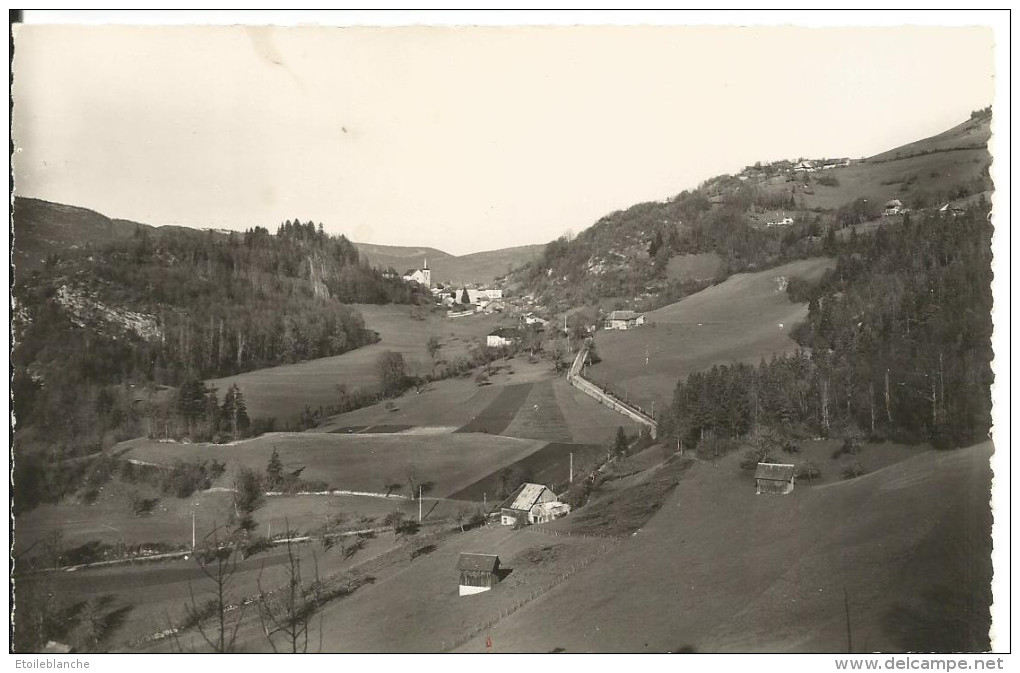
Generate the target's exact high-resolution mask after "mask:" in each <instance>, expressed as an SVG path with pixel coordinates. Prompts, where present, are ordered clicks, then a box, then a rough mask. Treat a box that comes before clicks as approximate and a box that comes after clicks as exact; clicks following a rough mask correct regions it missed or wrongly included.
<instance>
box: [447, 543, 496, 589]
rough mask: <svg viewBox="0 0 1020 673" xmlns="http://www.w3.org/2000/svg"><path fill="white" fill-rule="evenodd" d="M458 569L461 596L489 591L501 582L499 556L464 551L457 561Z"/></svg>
mask: <svg viewBox="0 0 1020 673" xmlns="http://www.w3.org/2000/svg"><path fill="white" fill-rule="evenodd" d="M457 570H459V571H460V595H461V596H470V595H471V594H478V593H481V592H483V591H488V590H489V589H491V588H492V587H494V586H495V585H496V584H497V583H498V582H499V556H496V555H495V554H468V553H464V554H461V555H460V559H459V560H458V561H457Z"/></svg>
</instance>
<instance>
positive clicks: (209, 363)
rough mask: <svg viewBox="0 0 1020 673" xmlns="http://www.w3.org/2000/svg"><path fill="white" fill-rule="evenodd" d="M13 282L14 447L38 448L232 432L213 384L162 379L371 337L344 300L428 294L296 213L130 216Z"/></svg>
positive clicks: (328, 350) (76, 448)
mask: <svg viewBox="0 0 1020 673" xmlns="http://www.w3.org/2000/svg"><path fill="white" fill-rule="evenodd" d="M13 295H14V318H13V320H12V327H13V331H14V339H15V344H16V345H15V348H14V350H13V353H12V364H13V366H14V372H13V393H14V413H15V418H16V421H17V426H16V427H17V443H18V448H19V453H20V454H21V455H26V454H28V453H33V450H44V452H45V454H46V455H47V456H49V457H50V458H61V457H69V456H80V455H84V454H88V453H92V452H94V451H96V450H98V449H99V448H101V447H103V446H109V445H110V444H111V443H113V442H115V441H117V440H120V439H123V438H126V437H132V436H138V435H141V434H146V433H153V434H160V435H162V434H164V433H166V434H178V435H179V434H181V433H184V434H190V433H192V432H195V431H196V428H198V427H200V428H201V429H202V432H203V434H204V435H206V436H214V435H215V434H216V433H218V432H220V433H227V434H228V435H230V436H234V435H236V434H237V432H238V429H237V427H236V420H237V417H236V415H233V414H232V412H231V408H233V407H231V404H230V403H231V401H230V399H224V395H225V393H227V391H217V392H214V393H209V391H206V390H204V389H203V390H200V391H198V393H196V395H197V396H198V397H199V398H202V399H201V400H199V402H196V401H195V400H187V399H182V398H180V397H179V396H178V394H177V392H176V391H175V390H173V388H176V387H178V386H181V385H182V384H185V383H191V384H193V383H194V382H195V381H200V380H202V379H207V378H212V377H217V376H224V375H229V374H235V373H239V372H244V371H250V370H254V369H258V368H261V367H267V366H272V365H277V364H282V363H287V362H297V361H300V360H305V359H310V358H318V357H324V356H330V355H337V354H340V353H343V352H346V351H349V350H351V349H354V348H357V347H359V346H362V345H365V344H368V343H373V342H375V341H377V340H378V336H377V335H376V334H375V333H374V332H371V331H370V330H367V329H366V328H365V325H364V322H363V320H362V318H361V315H360V314H359V313H358V312H357V311H356V310H354V309H352V308H350V307H349V306H347V305H346V304H347V303H355V302H365V303H388V302H396V303H412V302H425V301H428V298H427V297H426V296H425V295H424V294H422V290H420V289H418V288H417V287H415V286H412V285H411V284H408V283H405V282H403V281H401V280H397V279H389V278H385V277H383V276H382V274H381V273H380V272H379V271H377V270H375V269H371V268H369V267H368V266H367V265H366V264H364V263H363V262H362V261H361V260H360V259H359V256H358V252H357V250H356V249H355V247H354V245H353V244H352V243H351V242H350V241H348V240H347V239H346V238H345V237H343V236H331V235H328V234H326V233H324V232H323V229H322V225H321V224H320V225H318V226H316V225H314V224H313V223H311V222H307V223H301V222H299V221H297V220H295V221H293V222H292V221H287V222H285V223H284V224H282V225H281V226H280V227H279V228H278V230H277V232H276V233H275V235H274V234H271V233H270V232H269V231H268V230H267V229H265V228H262V227H255V228H254V229H250V230H248V231H246V232H244V233H231V234H221V233H216V232H212V231H197V230H191V229H184V228H178V227H164V228H160V229H154V228H151V227H145V226H142V225H139V226H138V227H137V229H136V231H135V232H134V235H133V236H130V237H127V238H124V239H122V240H116V241H106V242H104V243H102V244H101V245H98V246H95V247H84V248H80V249H77V250H69V251H67V252H64V253H61V254H60V255H59V256H58V255H51V256H50V257H49V259H48V260H47V261H46V263H45V264H44V265H42V267H41V268H40V269H38V270H34V271H31V272H30V273H29V274H28V275H27V276H25V277H20V278H18V279H17V282H16V284H15V286H14V289H13ZM185 388H186V386H185ZM217 395H218V397H217ZM206 398H208V399H206ZM202 400H204V401H202ZM220 400H222V401H220ZM196 404H203V405H205V406H206V407H209V412H208V413H203V414H198V413H197V412H196V411H195V410H194V407H195V405H196ZM224 404H226V405H227V407H231V408H225V407H224V406H223V405H224ZM210 405H211V406H210ZM234 406H235V407H236V405H234ZM212 407H215V408H216V409H217V410H218V411H217V412H216V413H212V411H211V410H212ZM199 416H201V419H202V420H203V422H204V423H205V424H204V425H200V424H196V422H195V421H196V420H197V419H198V418H199ZM232 416H233V420H231V417H232ZM156 425H162V427H161V428H158V427H154V426H156Z"/></svg>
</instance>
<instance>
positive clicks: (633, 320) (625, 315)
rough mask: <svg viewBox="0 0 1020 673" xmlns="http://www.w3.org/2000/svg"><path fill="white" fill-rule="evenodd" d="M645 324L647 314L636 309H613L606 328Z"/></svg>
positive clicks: (625, 327)
mask: <svg viewBox="0 0 1020 673" xmlns="http://www.w3.org/2000/svg"><path fill="white" fill-rule="evenodd" d="M644 324H645V314H644V313H638V312H636V311H613V312H612V313H610V314H609V317H608V318H606V322H605V328H606V329H632V328H634V327H639V326H641V325H644Z"/></svg>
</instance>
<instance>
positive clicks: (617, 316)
mask: <svg viewBox="0 0 1020 673" xmlns="http://www.w3.org/2000/svg"><path fill="white" fill-rule="evenodd" d="M642 315H643V314H642V313H638V312H637V311H613V312H612V313H610V314H609V319H610V320H636V319H638V318H639V317H641V316H642Z"/></svg>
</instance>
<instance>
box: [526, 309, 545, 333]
mask: <svg viewBox="0 0 1020 673" xmlns="http://www.w3.org/2000/svg"><path fill="white" fill-rule="evenodd" d="M521 322H523V323H524V324H525V325H537V326H538V327H539V328H540V329H541V328H544V327H545V326H546V325H548V324H549V321H548V320H546V319H545V318H540V317H538V316H537V315H535V314H534V313H525V314H524V315H522V316H521Z"/></svg>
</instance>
